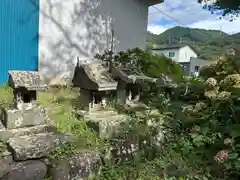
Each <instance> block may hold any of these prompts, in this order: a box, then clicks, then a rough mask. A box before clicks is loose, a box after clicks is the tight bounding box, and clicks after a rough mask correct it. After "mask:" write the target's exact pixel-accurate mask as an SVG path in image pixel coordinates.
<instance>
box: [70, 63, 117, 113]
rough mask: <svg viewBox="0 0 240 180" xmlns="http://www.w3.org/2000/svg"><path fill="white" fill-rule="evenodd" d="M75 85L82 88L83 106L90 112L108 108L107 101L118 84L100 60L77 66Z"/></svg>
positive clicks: (74, 77) (74, 78)
mask: <svg viewBox="0 0 240 180" xmlns="http://www.w3.org/2000/svg"><path fill="white" fill-rule="evenodd" d="M72 82H73V85H74V86H76V87H79V88H80V98H81V105H82V107H83V108H84V109H85V108H87V109H88V110H97V109H101V108H104V107H106V103H107V99H108V98H110V97H111V94H112V92H113V91H116V89H117V85H118V83H117V82H116V81H115V80H113V79H112V77H111V74H110V73H109V69H108V67H106V66H104V65H103V64H102V63H101V62H100V61H98V60H92V61H91V62H89V63H86V64H79V62H78V64H77V66H76V68H75V72H74V76H73V80H72Z"/></svg>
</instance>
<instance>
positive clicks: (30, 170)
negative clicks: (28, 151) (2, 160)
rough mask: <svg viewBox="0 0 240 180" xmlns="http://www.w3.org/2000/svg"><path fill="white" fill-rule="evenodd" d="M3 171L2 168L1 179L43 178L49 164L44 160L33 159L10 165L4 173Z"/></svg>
mask: <svg viewBox="0 0 240 180" xmlns="http://www.w3.org/2000/svg"><path fill="white" fill-rule="evenodd" d="M0 166H1V165H0ZM1 171H2V168H0V179H1V180H43V179H44V178H45V176H46V174H47V166H46V164H45V163H43V162H42V161H37V160H32V161H25V162H19V163H15V164H12V165H11V166H9V165H8V167H7V168H5V171H4V174H1ZM1 175H2V177H1Z"/></svg>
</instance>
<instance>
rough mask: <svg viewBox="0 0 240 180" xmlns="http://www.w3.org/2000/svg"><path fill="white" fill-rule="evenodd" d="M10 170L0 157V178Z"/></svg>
mask: <svg viewBox="0 0 240 180" xmlns="http://www.w3.org/2000/svg"><path fill="white" fill-rule="evenodd" d="M10 170H11V166H10V165H9V164H8V163H7V162H6V161H5V159H3V158H1V157H0V179H1V180H2V177H3V176H4V175H5V174H6V173H8V172H9V171H10Z"/></svg>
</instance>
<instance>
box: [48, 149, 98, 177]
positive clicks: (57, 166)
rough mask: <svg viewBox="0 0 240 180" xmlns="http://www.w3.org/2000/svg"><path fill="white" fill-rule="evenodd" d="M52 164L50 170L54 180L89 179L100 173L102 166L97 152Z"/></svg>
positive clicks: (78, 155)
mask: <svg viewBox="0 0 240 180" xmlns="http://www.w3.org/2000/svg"><path fill="white" fill-rule="evenodd" d="M52 163H53V167H52V168H50V170H49V174H50V176H51V177H52V180H73V179H79V180H80V179H89V178H90V177H91V176H94V175H96V174H97V173H98V172H99V171H100V168H101V165H102V163H101V158H100V155H99V153H98V152H95V151H87V152H82V153H77V154H74V155H73V156H72V157H69V158H67V159H62V160H55V161H54V162H52Z"/></svg>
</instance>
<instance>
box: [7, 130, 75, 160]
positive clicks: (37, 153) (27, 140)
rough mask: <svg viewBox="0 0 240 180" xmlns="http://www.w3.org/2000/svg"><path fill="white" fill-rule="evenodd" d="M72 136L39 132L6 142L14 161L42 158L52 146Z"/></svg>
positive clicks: (64, 141) (58, 144)
mask: <svg viewBox="0 0 240 180" xmlns="http://www.w3.org/2000/svg"><path fill="white" fill-rule="evenodd" d="M71 139H72V136H70V135H67V134H63V133H41V134H35V135H31V136H20V137H13V138H11V139H9V141H8V144H9V147H10V148H11V149H12V152H13V159H14V160H15V161H23V160H28V159H36V158H42V157H46V156H48V155H49V153H50V152H51V150H52V149H53V148H56V147H59V146H61V145H63V144H65V143H66V142H68V141H70V140H71Z"/></svg>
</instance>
